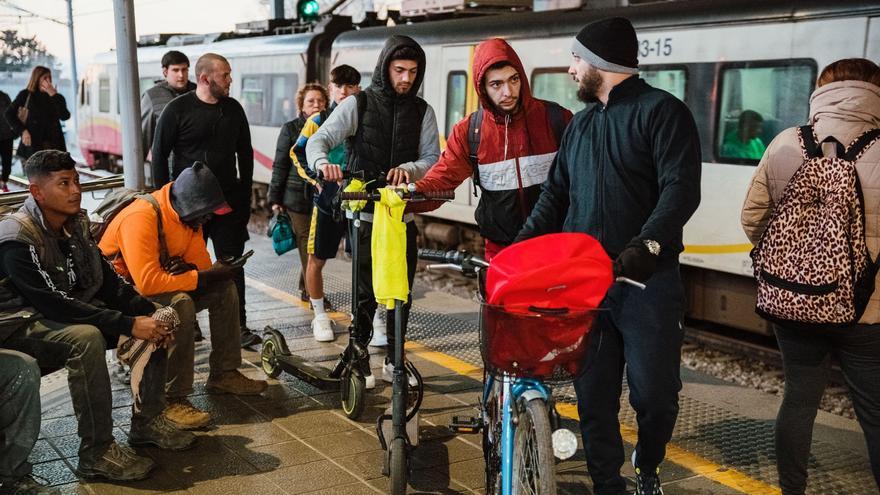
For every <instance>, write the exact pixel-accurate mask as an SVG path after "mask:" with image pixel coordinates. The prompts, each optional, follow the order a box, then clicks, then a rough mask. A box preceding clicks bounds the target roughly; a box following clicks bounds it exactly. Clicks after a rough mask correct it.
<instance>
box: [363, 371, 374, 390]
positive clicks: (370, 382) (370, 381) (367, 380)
mask: <svg viewBox="0 0 880 495" xmlns="http://www.w3.org/2000/svg"><path fill="white" fill-rule="evenodd" d="M364 388H366V389H367V390H373V389H374V388H376V375H374V374H372V373H370V374H369V375H367V376H365V377H364Z"/></svg>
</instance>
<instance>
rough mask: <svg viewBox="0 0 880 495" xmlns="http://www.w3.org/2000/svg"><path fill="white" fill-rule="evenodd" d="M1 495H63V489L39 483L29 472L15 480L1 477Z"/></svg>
mask: <svg viewBox="0 0 880 495" xmlns="http://www.w3.org/2000/svg"><path fill="white" fill-rule="evenodd" d="M0 495H61V490H59V489H57V488H52V487H51V486H46V485H44V484H42V483H39V482H38V481H37V480H36V479H34V476H33V475H32V474H28V475H25V476H22V477H21V478H17V479H13V480H7V479H4V478H0Z"/></svg>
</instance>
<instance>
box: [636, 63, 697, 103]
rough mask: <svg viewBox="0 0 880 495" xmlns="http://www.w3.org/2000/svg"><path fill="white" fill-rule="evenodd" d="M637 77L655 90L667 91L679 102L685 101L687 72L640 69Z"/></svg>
mask: <svg viewBox="0 0 880 495" xmlns="http://www.w3.org/2000/svg"><path fill="white" fill-rule="evenodd" d="M639 77H641V78H642V79H644V80H645V82H647V83H648V84H650V85H651V86H653V87H655V88H659V89H662V90H663V91H668V92H669V93H671V94H672V95H673V96H675V97H676V98H678V99H679V100H681V101H685V96H684V95H685V91H686V89H687V71H686V70H685V69H684V68H672V67H662V68H661V67H651V66H647V67H642V68H640V69H639Z"/></svg>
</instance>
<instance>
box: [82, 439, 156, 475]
mask: <svg viewBox="0 0 880 495" xmlns="http://www.w3.org/2000/svg"><path fill="white" fill-rule="evenodd" d="M155 466H156V463H155V462H153V460H152V459H150V458H149V457H141V456H139V455H137V454H135V453H134V451H132V450H131V449H129V448H127V447H123V446H121V445H119V444H118V443H116V442H113V443H111V444H110V447H109V448H107V451H106V452H104V455H102V456H101V457H100V458H99V459H98V460H97V461H95V462H94V463H91V464H88V463H84V462H83V460H82V459H80V461H79V467H78V468H77V470H76V472H77V474H79V475H80V476H82V477H83V478H106V479H108V480H111V481H134V480H142V479H145V478H146V477H147V475H149V474H150V471H151V470H152V469H153V468H154V467H155Z"/></svg>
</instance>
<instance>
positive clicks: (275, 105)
mask: <svg viewBox="0 0 880 495" xmlns="http://www.w3.org/2000/svg"><path fill="white" fill-rule="evenodd" d="M266 102H267V103H268V104H269V106H268V108H266V115H268V117H269V119H268V122H265V125H270V126H279V127H280V126H281V124H283V123H285V122H287V121H289V120H293V119H294V118H296V114H297V112H298V111H299V110H298V109H297V108H296V75H294V74H274V75H272V86H271V87H270V88H269V98H267V100H266Z"/></svg>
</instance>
